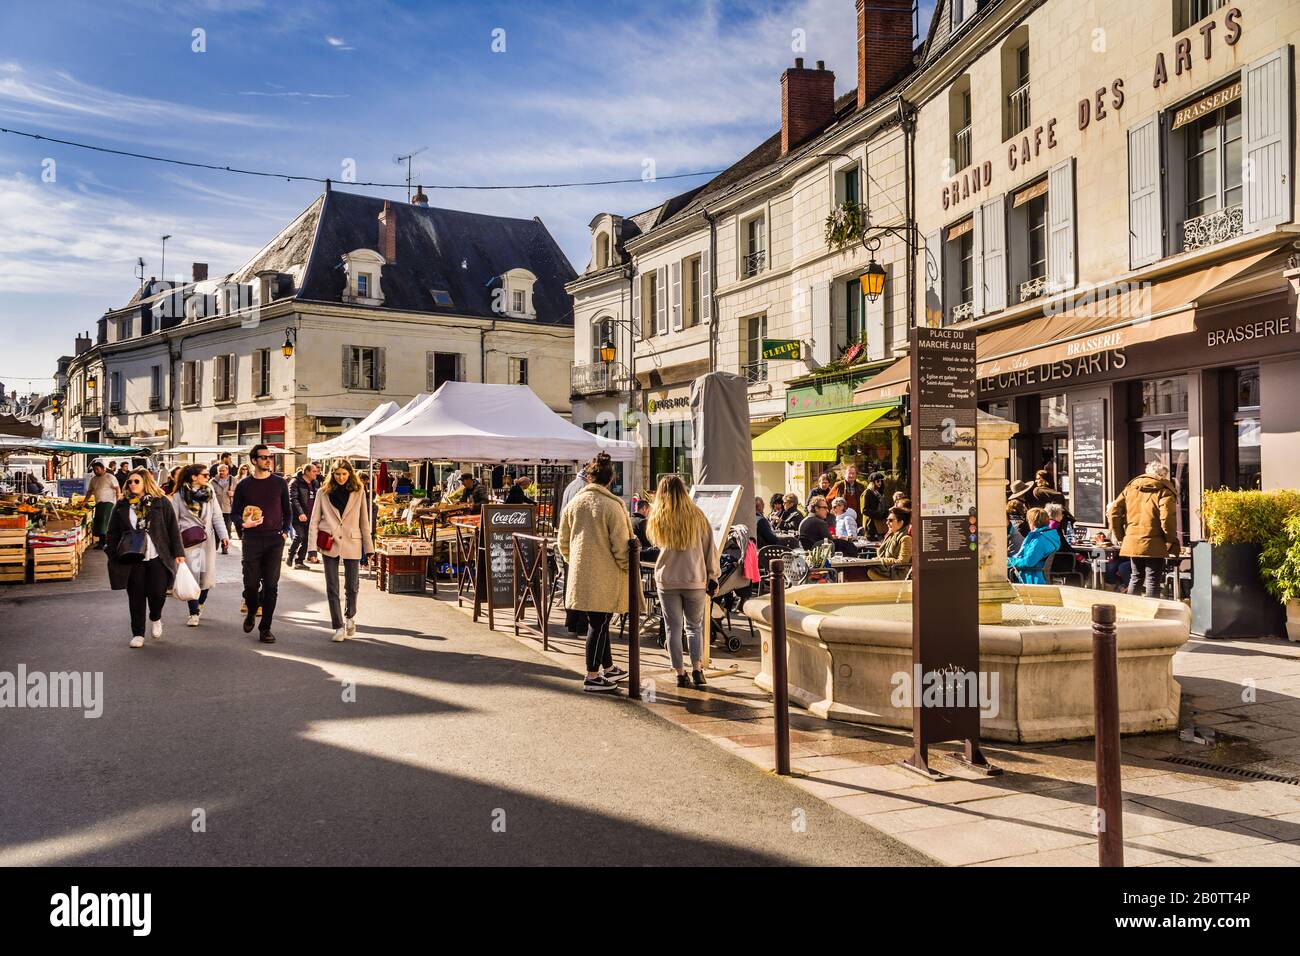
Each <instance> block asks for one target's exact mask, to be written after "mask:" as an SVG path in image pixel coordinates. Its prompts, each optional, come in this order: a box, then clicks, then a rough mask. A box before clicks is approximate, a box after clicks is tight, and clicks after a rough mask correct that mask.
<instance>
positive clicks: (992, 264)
mask: <svg viewBox="0 0 1300 956" xmlns="http://www.w3.org/2000/svg"><path fill="white" fill-rule="evenodd" d="M980 217H981V218H982V219H983V220H984V232H983V239H984V311H985V312H986V313H987V312H999V311H1001V310H1002V309H1005V308H1006V307H1007V203H1006V196H998V197H997V198H996V199H990V200H989V201H988V202H986V203H984V204H983V205H982V206H981V207H980ZM1071 258H1073V255H1071Z"/></svg>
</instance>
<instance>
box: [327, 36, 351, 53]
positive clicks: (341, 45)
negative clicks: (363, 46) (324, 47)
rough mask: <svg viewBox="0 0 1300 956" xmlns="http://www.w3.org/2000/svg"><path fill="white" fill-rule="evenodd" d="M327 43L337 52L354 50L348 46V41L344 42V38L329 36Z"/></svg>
mask: <svg viewBox="0 0 1300 956" xmlns="http://www.w3.org/2000/svg"><path fill="white" fill-rule="evenodd" d="M325 42H326V43H328V44H329V45H330V46H332V47H333V48H334V49H336V50H351V49H352V47H350V46H348V41H347V40H344V39H343V38H342V37H328V36H327V37H326V38H325Z"/></svg>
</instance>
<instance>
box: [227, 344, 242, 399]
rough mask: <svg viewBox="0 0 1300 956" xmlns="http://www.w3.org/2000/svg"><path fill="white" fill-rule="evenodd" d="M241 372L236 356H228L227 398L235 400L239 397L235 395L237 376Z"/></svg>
mask: <svg viewBox="0 0 1300 956" xmlns="http://www.w3.org/2000/svg"><path fill="white" fill-rule="evenodd" d="M238 371H239V366H238V364H236V358H235V356H234V355H227V356H226V398H229V399H230V400H232V401H233V400H234V399H236V398H238V397H239V396H238V395H236V394H235V374H236V373H237V372H238Z"/></svg>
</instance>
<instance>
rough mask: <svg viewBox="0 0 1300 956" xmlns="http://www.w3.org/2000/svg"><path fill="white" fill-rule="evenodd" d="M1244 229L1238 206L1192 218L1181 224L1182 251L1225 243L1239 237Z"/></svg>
mask: <svg viewBox="0 0 1300 956" xmlns="http://www.w3.org/2000/svg"><path fill="white" fill-rule="evenodd" d="M1244 229H1245V222H1244V220H1243V219H1242V211H1241V206H1240V205H1237V206H1227V207H1225V208H1223V209H1218V210H1216V211H1214V212H1207V213H1206V214H1205V215H1203V216H1193V217H1192V218H1191V219H1188V220H1187V221H1186V222H1184V223H1183V251H1184V252H1191V251H1192V250H1193V249H1204V248H1206V247H1207V246H1214V245H1218V244H1219V243H1220V242H1227V241H1228V240H1229V239H1235V238H1237V237H1238V236H1240V235H1241V234H1242V232H1243V231H1244Z"/></svg>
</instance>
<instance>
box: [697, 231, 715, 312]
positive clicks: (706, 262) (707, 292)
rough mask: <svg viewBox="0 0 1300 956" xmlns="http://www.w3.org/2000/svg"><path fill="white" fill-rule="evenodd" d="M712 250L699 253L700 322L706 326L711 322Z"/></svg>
mask: <svg viewBox="0 0 1300 956" xmlns="http://www.w3.org/2000/svg"><path fill="white" fill-rule="evenodd" d="M711 253H712V250H710V249H705V250H704V251H703V252H702V253H700V305H699V314H700V321H701V322H703V323H704V324H705V325H708V324H709V323H710V322H712V321H713V295H712V293H711V290H712V289H713V285H712V273H713V270H712V268H711V265H712V254H711Z"/></svg>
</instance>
